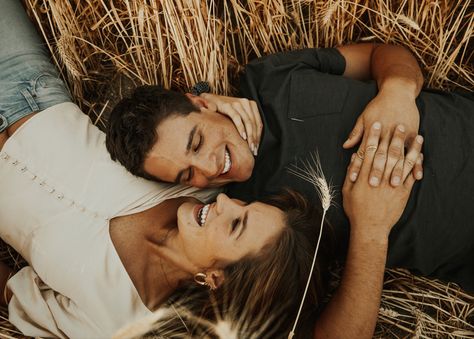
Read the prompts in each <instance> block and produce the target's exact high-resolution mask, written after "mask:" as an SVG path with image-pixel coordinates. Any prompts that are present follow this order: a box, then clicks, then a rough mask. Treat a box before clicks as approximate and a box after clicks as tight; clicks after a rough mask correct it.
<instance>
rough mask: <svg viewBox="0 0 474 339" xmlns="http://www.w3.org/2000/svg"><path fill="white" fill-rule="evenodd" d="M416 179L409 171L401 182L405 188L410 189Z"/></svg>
mask: <svg viewBox="0 0 474 339" xmlns="http://www.w3.org/2000/svg"><path fill="white" fill-rule="evenodd" d="M415 181H416V179H415V177H414V176H413V174H411V173H409V174H408V176H407V178H406V179H405V182H404V183H403V185H404V186H405V188H407V189H408V190H410V191H411V189H412V188H413V184H414V183H415Z"/></svg>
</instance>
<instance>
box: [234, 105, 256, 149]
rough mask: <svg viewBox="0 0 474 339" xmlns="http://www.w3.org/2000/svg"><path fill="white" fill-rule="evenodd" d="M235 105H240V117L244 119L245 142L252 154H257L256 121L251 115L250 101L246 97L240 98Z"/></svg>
mask: <svg viewBox="0 0 474 339" xmlns="http://www.w3.org/2000/svg"><path fill="white" fill-rule="evenodd" d="M236 106H240V110H241V112H242V119H243V121H244V125H245V130H246V132H247V138H248V140H247V142H248V143H249V147H250V149H251V150H252V152H253V154H254V155H257V123H256V121H255V117H254V115H253V111H252V108H251V106H250V101H249V100H248V99H241V100H239V103H238V104H237V103H236Z"/></svg>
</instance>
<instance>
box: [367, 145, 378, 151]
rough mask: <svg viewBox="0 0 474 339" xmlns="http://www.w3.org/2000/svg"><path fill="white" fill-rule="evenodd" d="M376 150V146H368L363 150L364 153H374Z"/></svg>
mask: <svg viewBox="0 0 474 339" xmlns="http://www.w3.org/2000/svg"><path fill="white" fill-rule="evenodd" d="M376 150H377V146H375V145H370V146H367V147H366V148H365V152H372V151H374V152H375V151H376Z"/></svg>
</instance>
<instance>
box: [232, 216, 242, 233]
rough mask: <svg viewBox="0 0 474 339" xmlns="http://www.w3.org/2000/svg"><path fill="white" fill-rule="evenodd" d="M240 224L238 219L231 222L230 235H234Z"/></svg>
mask: <svg viewBox="0 0 474 339" xmlns="http://www.w3.org/2000/svg"><path fill="white" fill-rule="evenodd" d="M239 224H240V218H237V219H234V220H232V227H231V232H230V233H231V234H234V233H235V230H236V229H237V226H239Z"/></svg>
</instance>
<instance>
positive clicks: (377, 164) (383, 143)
mask: <svg viewBox="0 0 474 339" xmlns="http://www.w3.org/2000/svg"><path fill="white" fill-rule="evenodd" d="M381 135H382V134H381ZM389 141H390V132H389V131H388V132H387V133H385V135H382V137H381V140H380V143H379V145H378V148H377V152H375V156H374V162H373V164H372V169H371V171H370V181H369V183H370V185H371V186H374V187H377V186H378V185H379V184H380V182H381V180H382V176H383V173H384V170H385V167H386V162H387V149H388V144H389Z"/></svg>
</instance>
